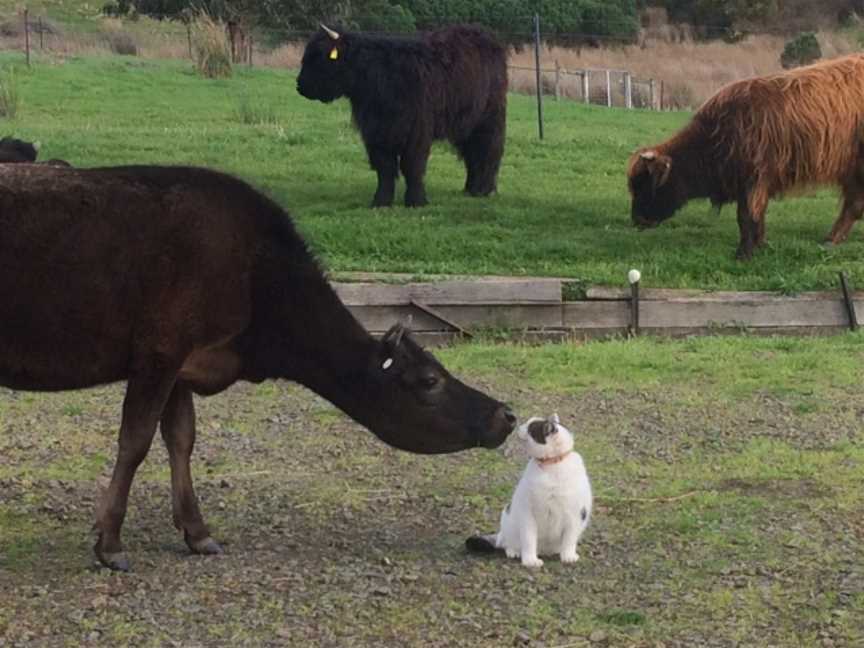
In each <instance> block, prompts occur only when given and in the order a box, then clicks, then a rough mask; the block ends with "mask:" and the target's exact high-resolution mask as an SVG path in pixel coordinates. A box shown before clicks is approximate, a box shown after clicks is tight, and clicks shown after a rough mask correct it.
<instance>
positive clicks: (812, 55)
mask: <svg viewBox="0 0 864 648" xmlns="http://www.w3.org/2000/svg"><path fill="white" fill-rule="evenodd" d="M820 58H822V48H820V47H819V41H818V40H816V34H814V33H813V32H803V33H801V34H798V35H797V36H796V37H795V38H793V39H792V40H790V41H789V42H787V43H786V46H785V47H784V48H783V53H782V54H781V55H780V65H782V66H783V67H784V68H785V69H787V70H788V69H789V68H793V67H798V66H799V65H809V64H810V63H813V62H814V61H818V60H819V59H820Z"/></svg>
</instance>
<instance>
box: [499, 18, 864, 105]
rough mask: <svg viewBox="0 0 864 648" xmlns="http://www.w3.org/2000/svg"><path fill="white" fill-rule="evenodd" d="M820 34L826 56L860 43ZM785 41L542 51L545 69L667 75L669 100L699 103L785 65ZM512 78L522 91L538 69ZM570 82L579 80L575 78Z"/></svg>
mask: <svg viewBox="0 0 864 648" xmlns="http://www.w3.org/2000/svg"><path fill="white" fill-rule="evenodd" d="M817 38H818V39H819V45H820V46H821V48H822V53H823V56H824V58H833V57H835V56H839V55H842V54H847V53H850V52H853V51H857V50H858V49H860V48H859V47H858V45H857V43H855V42H854V41H853V40H852V39H851V38H850V37H847V36H845V35H844V34H842V33H838V32H827V31H826V32H819V34H817ZM784 43H785V39H784V38H782V37H780V36H767V35H761V36H750V37H748V38H745V39H744V40H742V41H741V42H738V43H724V42H722V41H710V42H699V41H693V40H689V39H685V40H683V41H681V42H664V41H661V40H653V39H647V40H645V41H644V42H643V43H642V44H641V45H631V46H627V47H616V48H588V47H585V48H581V49H564V48H561V47H544V48H543V49H542V51H541V54H540V56H541V65H542V67H543V68H544V69H549V70H552V69H554V68H555V62H556V61H557V62H558V64H559V65H560V66H561V67H562V68H564V69H567V70H581V69H586V68H589V69H591V68H594V69H603V68H612V69H615V70H628V71H629V72H630V73H631V74H632V75H633V77H634V79H637V80H647V79H651V78H653V79H655V80H656V81H657V82H658V84H659V82H660V81H663V86H664V95H665V96H664V105H665V106H668V107H672V108H695V107H696V106H698V105H699V104H701V103H702V102H703V101H704V100H705V99H707V98H708V97H710V96H711V95H712V94H714V93H715V92H716V91H717V90H719V89H720V88H721V87H722V86H724V85H726V84H727V83H730V82H732V81H737V80H739V79H745V78H748V77H753V76H759V75H762V74H769V73H772V72H779V71H781V70H782V68H781V67H780V53H781V52H782V51H783V45H784ZM510 63H511V65H517V66H525V67H530V66H533V65H534V52H533V51H529V50H525V51H522V52H518V53H517V52H514V53H513V54H512V56H511V59H510ZM545 76H546V77H551V75H550V74H547V75H545ZM512 81H513V83H512V87H513V90H515V91H516V92H523V91H524V92H533V91H534V88H535V85H534V76H533V73H519V74H514V76H513V79H512ZM569 83H575V79H574V80H573V81H569Z"/></svg>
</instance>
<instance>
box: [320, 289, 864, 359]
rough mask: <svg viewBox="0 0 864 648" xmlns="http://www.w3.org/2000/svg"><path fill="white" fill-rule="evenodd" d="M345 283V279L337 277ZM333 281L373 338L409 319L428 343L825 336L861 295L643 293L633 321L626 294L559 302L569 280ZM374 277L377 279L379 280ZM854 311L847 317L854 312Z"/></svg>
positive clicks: (597, 293)
mask: <svg viewBox="0 0 864 648" xmlns="http://www.w3.org/2000/svg"><path fill="white" fill-rule="evenodd" d="M343 277H345V276H344V275H343ZM349 278H351V279H359V281H347V282H346V281H337V282H335V283H334V286H335V288H336V291H337V292H338V294H339V296H340V297H341V298H342V300H343V301H344V302H345V303H346V305H348V307H349V308H350V309H351V311H352V312H353V313H354V315H355V316H356V317H357V318H358V320H359V321H360V322H361V323H362V324H363V325H364V326H365V327H366V328H367V329H368V330H369V331H371V332H373V333H382V332H384V331H386V330H387V329H388V328H389V327H390V326H391V325H392V324H394V323H395V322H397V321H404V320H406V319H407V318H408V317H409V316H410V317H411V319H412V329H413V330H414V332H415V334H416V335H417V336H418V337H419V338H420V339H421V340H422V341H423V342H424V343H426V344H435V343H442V342H446V341H449V340H451V339H453V338H454V337H471V336H473V335H475V334H477V333H481V332H490V333H503V332H506V334H507V335H508V337H516V338H518V339H525V340H537V341H544V340H558V339H566V338H596V337H605V336H613V335H628V334H633V333H635V332H637V331H636V330H634V325H635V326H638V333H639V334H647V335H660V336H684V335H712V334H714V335H716V334H730V333H743V332H750V333H757V334H796V335H824V334H833V333H839V332H842V331H845V330H848V329H849V328H850V325H853V324H854V323H855V318H854V315H855V312H856V311H857V310H859V309H860V308H861V307H862V306H864V292H859V293H851V294H850V295H849V300H848V302H847V301H846V300H845V299H844V294H843V292H842V291H840V290H839V289H838V291H837V292H830V291H827V292H813V293H804V294H800V295H794V296H789V295H779V294H776V293H769V292H727V291H722V292H707V291H698V290H666V289H644V288H643V289H642V290H641V291H640V292H639V296H638V303H637V306H638V309H637V310H636V313H638V315H637V319H636V322H634V308H633V306H634V304H633V299H632V292H631V290H630V289H629V288H627V289H610V288H590V289H588V290H587V292H586V294H585V296H584V297H583V298H580V299H570V300H565V299H564V294H565V292H567V291H568V289H567V284H568V281H567V280H566V279H545V278H540V279H535V278H530V279H519V278H503V277H502V278H495V277H491V278H483V279H448V280H443V281H435V282H428V283H426V282H424V283H417V282H404V283H398V282H399V281H402V280H403V279H402V278H400V277H392V276H391V277H388V281H389V283H381V282H379V281H370V280H369V279H370V278H372V277H370V276H369V275H352V276H350V277H349ZM375 278H378V276H376V277H375ZM850 309H851V310H850Z"/></svg>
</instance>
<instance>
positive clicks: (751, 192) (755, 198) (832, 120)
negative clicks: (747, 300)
mask: <svg viewBox="0 0 864 648" xmlns="http://www.w3.org/2000/svg"><path fill="white" fill-rule="evenodd" d="M862 128H864V55H852V56H846V57H842V58H838V59H834V60H830V61H825V62H821V63H817V64H815V65H810V66H808V67H802V68H798V69H796V70H791V71H789V72H784V73H781V74H774V75H770V76H765V77H759V78H754V79H747V80H744V81H738V82H735V83H732V84H730V85H728V86H726V87H724V88H722V89H721V90H720V91H719V92H717V94H715V95H714V96H713V97H711V98H710V99H709V100H708V101H706V102H705V103H704V104H703V105H702V107H701V108H699V110H698V111H697V112H696V114H695V115H694V116H693V119H692V120H691V121H690V123H689V124H687V126H685V127H684V128H683V129H682V130H681V131H679V132H678V133H677V134H676V135H674V136H673V137H672V138H671V139H669V140H667V141H665V142H663V143H662V144H659V145H657V146H654V147H651V148H645V149H641V150H639V151H637V152H636V153H634V154H633V156H632V158H631V159H630V164H629V168H628V172H627V175H628V184H629V188H630V194H631V196H632V214H631V216H632V219H633V223H634V224H635V225H636V226H637V227H640V228H647V227H654V226H656V225H658V224H659V223H661V222H662V221H664V220H666V219H667V218H669V217H670V216H672V215H673V214H674V213H675V212H676V211H677V210H678V209H679V208H681V207H682V206H683V205H684V204H685V203H686V202H687V201H688V200H690V199H692V198H708V199H709V200H710V201H711V203H712V204H713V205H714V206H716V207H718V208H719V207H720V206H722V205H723V204H725V203H729V202H736V203H737V205H738V226H739V228H740V230H741V242H740V244H739V246H738V253H737V257H738V258H739V259H749V258H750V257H751V256H752V254H753V249H754V248H755V247H759V246H760V245H762V244H763V243H764V242H765V210H766V208H767V207H768V201H769V200H770V199H771V198H773V197H774V196H777V195H779V194H783V193H784V192H787V191H790V190H792V189H796V188H797V189H802V188H806V187H809V186H816V185H829V184H830V185H833V184H836V185H839V186H840V188H841V189H842V191H843V206H842V209H841V211H840V216H839V217H838V218H837V221H836V222H835V223H834V227H833V228H832V229H831V233H830V234H829V235H828V240H829V241H830V242H831V243H840V242H842V241H843V240H845V239H846V237H847V236H848V235H849V231H850V230H851V229H852V226H853V225H854V223H855V221H856V220H858V219H860V218H861V215H862V212H864V131H862Z"/></svg>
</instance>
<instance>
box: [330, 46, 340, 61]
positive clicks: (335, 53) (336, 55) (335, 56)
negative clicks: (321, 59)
mask: <svg viewBox="0 0 864 648" xmlns="http://www.w3.org/2000/svg"><path fill="white" fill-rule="evenodd" d="M338 58H339V50H338V49H336V48H335V47H334V48H333V49H332V50H330V60H331V61H335V60H336V59H338Z"/></svg>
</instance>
